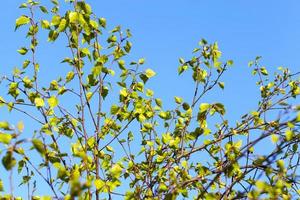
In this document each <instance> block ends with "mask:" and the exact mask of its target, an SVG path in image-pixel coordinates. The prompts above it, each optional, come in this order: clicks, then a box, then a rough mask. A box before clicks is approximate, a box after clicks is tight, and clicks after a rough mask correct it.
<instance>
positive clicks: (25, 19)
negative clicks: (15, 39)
mask: <svg viewBox="0 0 300 200" xmlns="http://www.w3.org/2000/svg"><path fill="white" fill-rule="evenodd" d="M29 22H30V18H29V17H27V16H25V15H22V16H21V17H19V18H18V19H16V27H15V30H17V29H18V28H19V27H20V26H23V25H25V24H28V23H29Z"/></svg>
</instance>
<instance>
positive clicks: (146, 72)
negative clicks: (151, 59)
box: [145, 69, 156, 78]
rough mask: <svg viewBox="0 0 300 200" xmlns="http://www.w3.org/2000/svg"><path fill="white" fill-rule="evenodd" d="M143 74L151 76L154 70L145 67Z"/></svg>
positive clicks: (153, 74)
mask: <svg viewBox="0 0 300 200" xmlns="http://www.w3.org/2000/svg"><path fill="white" fill-rule="evenodd" d="M145 74H146V76H147V78H151V77H153V76H155V74H156V73H155V72H154V71H153V70H152V69H146V71H145Z"/></svg>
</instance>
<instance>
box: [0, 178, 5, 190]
mask: <svg viewBox="0 0 300 200" xmlns="http://www.w3.org/2000/svg"><path fill="white" fill-rule="evenodd" d="M3 191H4V188H3V182H2V180H1V179H0V192H3Z"/></svg>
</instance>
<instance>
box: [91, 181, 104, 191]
mask: <svg viewBox="0 0 300 200" xmlns="http://www.w3.org/2000/svg"><path fill="white" fill-rule="evenodd" d="M94 184H95V187H96V189H97V190H100V189H102V188H103V187H104V186H105V182H104V181H102V180H101V179H96V180H95V182H94Z"/></svg>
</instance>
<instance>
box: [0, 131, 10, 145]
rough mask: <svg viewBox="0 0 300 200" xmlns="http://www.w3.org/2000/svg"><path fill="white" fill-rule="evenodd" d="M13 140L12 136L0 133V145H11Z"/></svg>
mask: <svg viewBox="0 0 300 200" xmlns="http://www.w3.org/2000/svg"><path fill="white" fill-rule="evenodd" d="M11 139H12V136H11V134H7V133H1V132H0V143H3V144H9V143H10V141H11Z"/></svg>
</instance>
